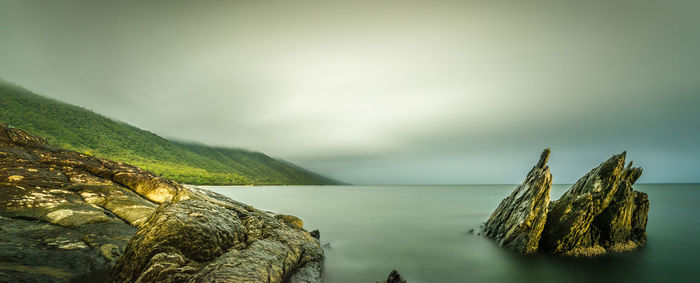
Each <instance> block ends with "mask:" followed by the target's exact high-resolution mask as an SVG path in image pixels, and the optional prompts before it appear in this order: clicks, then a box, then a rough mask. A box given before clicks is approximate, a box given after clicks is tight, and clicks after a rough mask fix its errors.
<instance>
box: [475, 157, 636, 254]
mask: <svg viewBox="0 0 700 283" xmlns="http://www.w3.org/2000/svg"><path fill="white" fill-rule="evenodd" d="M549 154H550V150H549V149H546V150H545V151H544V152H543V153H542V155H541V157H540V160H539V161H538V162H537V165H535V167H534V168H533V169H532V170H531V171H530V173H529V174H528V175H527V177H526V178H525V181H524V182H523V184H522V185H520V186H518V187H517V188H516V189H515V191H514V192H513V193H512V194H511V195H510V196H508V197H506V198H505V199H503V201H502V202H501V204H500V205H499V206H498V208H496V210H495V211H494V212H493V214H492V215H491V217H489V219H488V220H487V221H486V223H485V224H484V226H483V229H482V233H483V235H485V236H486V237H489V238H493V239H495V240H497V241H498V243H499V245H501V246H503V247H505V248H508V249H512V250H515V251H518V252H521V253H525V254H530V253H534V252H537V251H538V250H542V251H545V252H548V253H552V254H557V255H564V256H573V257H590V256H597V255H602V254H605V253H607V252H608V251H612V252H624V251H630V250H634V249H636V248H638V247H641V246H644V245H645V244H646V224H647V214H648V213H649V199H648V197H647V194H645V193H643V192H639V191H635V190H633V189H632V185H634V183H635V182H636V181H637V179H639V177H640V176H641V175H642V168H639V167H632V162H630V163H629V164H628V165H627V166H626V167H625V157H626V152H623V153H621V154H617V155H614V156H612V157H611V158H610V159H608V160H606V161H605V162H603V163H601V164H600V165H599V166H598V167H596V168H594V169H593V170H591V171H590V172H589V173H587V174H586V175H585V176H583V177H582V178H581V179H579V180H578V181H577V182H576V183H575V184H574V185H573V186H572V187H571V188H570V189H569V190H568V191H567V192H566V193H564V195H563V196H562V197H561V198H559V199H558V200H556V201H552V202H550V200H549V198H550V197H549V194H550V191H551V186H552V175H551V174H550V173H549V167H548V166H546V164H547V160H548V159H549Z"/></svg>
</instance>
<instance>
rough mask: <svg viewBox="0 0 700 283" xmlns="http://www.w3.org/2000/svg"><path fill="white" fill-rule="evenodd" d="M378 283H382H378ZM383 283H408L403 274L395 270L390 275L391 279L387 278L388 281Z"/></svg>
mask: <svg viewBox="0 0 700 283" xmlns="http://www.w3.org/2000/svg"><path fill="white" fill-rule="evenodd" d="M377 283H380V282H379V281H377ZM381 283H406V279H404V278H403V276H401V274H399V272H398V271H396V269H394V270H392V271H391V272H390V273H389V277H387V278H386V280H385V281H382V282H381Z"/></svg>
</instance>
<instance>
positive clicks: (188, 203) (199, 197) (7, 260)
mask: <svg viewBox="0 0 700 283" xmlns="http://www.w3.org/2000/svg"><path fill="white" fill-rule="evenodd" d="M159 204H160V206H159ZM278 218H280V219H278ZM278 218H275V217H274V215H271V214H269V213H266V212H262V211H259V210H256V209H255V208H253V207H251V206H248V205H245V204H242V203H238V202H236V201H233V200H231V199H229V198H227V197H225V196H222V195H218V194H215V193H213V192H209V191H205V190H201V189H198V188H195V187H185V186H182V185H180V184H178V183H175V182H172V181H170V180H167V179H163V178H160V177H158V176H155V175H153V174H151V173H149V172H147V171H145V170H143V169H140V168H138V167H134V166H131V165H128V164H124V163H121V162H114V161H110V160H106V159H101V158H95V157H92V156H89V155H85V154H80V153H77V152H73V151H68V150H63V149H59V148H55V147H52V146H50V145H48V144H46V141H45V140H43V139H41V138H38V137H34V136H31V135H29V134H28V133H26V132H24V131H22V130H19V129H16V128H10V127H8V126H7V125H6V124H3V123H0V238H2V239H3V240H2V241H0V253H1V254H2V256H0V278H2V280H0V281H3V280H8V281H12V282H26V281H29V282H36V281H41V282H46V281H49V282H66V281H75V280H78V281H90V282H101V281H107V280H109V279H110V278H108V277H109V276H110V275H109V274H110V269H112V267H113V266H114V265H115V263H117V262H118V263H119V264H118V265H117V266H116V267H115V268H114V269H112V273H111V279H112V280H116V281H123V282H125V281H129V282H130V281H140V282H152V281H159V280H165V279H167V280H173V281H183V280H196V281H198V282H208V281H217V280H218V281H220V280H228V281H255V282H280V281H282V280H289V281H291V282H319V281H320V280H321V266H322V260H323V250H322V249H321V247H320V243H319V241H318V240H316V239H314V238H313V237H312V236H311V235H310V234H309V233H308V232H306V231H305V230H303V229H302V224H301V220H300V219H298V218H296V217H293V216H280V217H278ZM137 230H138V233H137ZM134 234H136V236H134ZM132 236H134V237H133V238H132ZM122 254H124V255H123V256H122ZM115 270H116V271H115Z"/></svg>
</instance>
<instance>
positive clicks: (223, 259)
mask: <svg viewBox="0 0 700 283" xmlns="http://www.w3.org/2000/svg"><path fill="white" fill-rule="evenodd" d="M186 193H187V194H188V195H187V196H186V197H180V196H177V197H176V198H175V200H176V201H175V202H173V203H166V204H163V205H161V206H160V207H159V208H158V209H157V210H156V211H155V212H154V214H153V215H152V216H151V218H149V220H148V221H147V222H146V223H145V224H144V225H143V226H142V228H141V229H140V230H139V232H138V233H137V234H136V235H135V236H134V237H133V238H132V240H131V241H130V242H129V245H128V246H127V248H126V251H125V252H124V255H123V256H122V257H121V258H120V259H119V261H118V262H117V264H116V265H115V266H114V268H113V269H112V272H111V278H112V280H114V281H117V282H133V281H136V282H155V281H194V282H211V281H216V280H224V279H225V280H227V281H231V282H284V281H285V280H288V281H289V282H320V280H321V266H322V261H323V250H322V249H321V247H320V244H319V243H318V241H317V240H316V239H314V238H313V237H311V235H310V233H308V232H306V231H304V230H302V229H301V228H298V227H293V225H290V224H289V223H288V222H286V221H281V220H280V218H281V219H291V218H290V217H278V216H279V215H276V216H275V217H271V216H270V215H268V213H265V212H263V211H258V210H255V209H252V208H250V207H247V206H244V205H241V204H240V203H235V202H225V200H223V197H219V198H218V199H216V201H214V202H212V201H211V197H210V196H211V194H213V193H211V192H209V193H207V194H203V193H201V192H200V191H189V192H186ZM222 201H223V202H225V203H223V204H222V203H217V202H222ZM193 213H196V214H197V216H196V217H195V216H192V215H193Z"/></svg>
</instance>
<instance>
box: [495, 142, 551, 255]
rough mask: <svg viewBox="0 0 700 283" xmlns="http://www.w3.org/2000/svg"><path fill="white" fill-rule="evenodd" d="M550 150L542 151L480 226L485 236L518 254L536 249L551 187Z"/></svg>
mask: <svg viewBox="0 0 700 283" xmlns="http://www.w3.org/2000/svg"><path fill="white" fill-rule="evenodd" d="M549 153H550V150H549V148H548V149H545V150H544V151H543V152H542V155H541V156H540V160H539V162H537V165H535V167H533V168H532V170H530V173H528V174H527V177H526V178H525V181H524V182H523V183H522V184H521V185H519V186H518V187H517V188H516V189H515V191H513V193H511V194H510V196H508V197H506V198H505V199H503V201H501V204H499V205H498V208H496V210H495V211H494V212H493V214H491V217H489V219H488V221H487V222H486V224H485V225H484V229H483V233H484V235H485V236H486V237H490V238H494V239H496V240H497V241H498V243H499V244H500V245H501V246H503V247H505V248H508V249H512V250H515V251H518V252H521V253H526V254H529V253H533V252H535V251H537V248H538V245H539V241H540V235H541V233H542V230H543V229H544V226H545V222H546V220H547V208H548V206H549V192H550V190H551V188H552V174H551V173H550V172H549V167H548V166H547V160H548V159H549Z"/></svg>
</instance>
